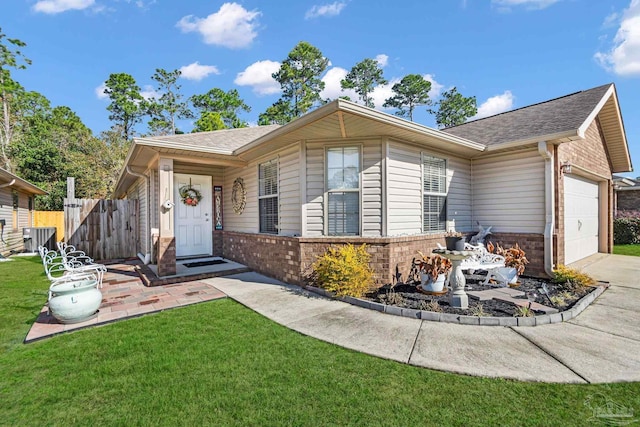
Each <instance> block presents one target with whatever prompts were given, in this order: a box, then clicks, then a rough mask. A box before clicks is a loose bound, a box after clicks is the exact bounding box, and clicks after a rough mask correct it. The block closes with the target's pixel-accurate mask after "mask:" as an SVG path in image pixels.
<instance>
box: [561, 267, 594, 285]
mask: <svg viewBox="0 0 640 427" xmlns="http://www.w3.org/2000/svg"><path fill="white" fill-rule="evenodd" d="M552 280H553V282H554V283H559V284H561V285H563V286H564V287H566V288H568V289H575V288H580V287H584V286H593V285H595V283H596V281H595V280H594V279H593V278H592V277H591V276H589V275H588V274H585V273H582V272H580V271H578V270H576V269H573V268H569V267H566V266H564V265H559V266H558V268H556V269H555V270H554V271H553V279H552Z"/></svg>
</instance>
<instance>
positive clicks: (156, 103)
mask: <svg viewBox="0 0 640 427" xmlns="http://www.w3.org/2000/svg"><path fill="white" fill-rule="evenodd" d="M181 74H182V72H181V71H180V70H173V71H167V70H165V69H162V68H156V72H155V74H154V75H153V76H151V79H153V80H154V81H156V82H157V84H158V86H157V89H156V92H157V93H158V94H161V95H160V97H159V98H152V99H150V100H148V101H147V102H146V106H147V111H148V114H149V115H150V116H151V120H150V121H149V130H150V131H151V133H152V134H154V135H166V134H170V135H173V134H175V133H176V119H190V118H193V112H192V111H191V109H189V105H188V104H187V102H186V101H183V100H182V98H183V95H182V94H181V93H180V88H181V86H180V85H179V84H178V78H180V75H181Z"/></svg>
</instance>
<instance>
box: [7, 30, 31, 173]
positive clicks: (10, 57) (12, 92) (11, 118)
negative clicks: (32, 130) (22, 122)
mask: <svg viewBox="0 0 640 427" xmlns="http://www.w3.org/2000/svg"><path fill="white" fill-rule="evenodd" d="M25 46H26V43H24V42H23V41H21V40H18V39H10V38H8V37H7V36H6V34H4V33H3V32H2V28H0V103H2V117H1V118H0V156H1V159H0V160H1V161H2V167H3V168H4V169H6V170H9V171H12V170H13V168H12V165H11V159H10V158H9V145H10V144H11V141H12V140H13V137H14V136H13V133H14V126H15V123H16V118H15V112H14V111H13V110H12V108H11V107H12V102H13V100H14V98H15V96H16V94H17V93H18V92H20V91H21V90H23V89H22V86H20V84H18V82H16V81H15V80H13V79H12V78H11V69H14V70H20V69H24V68H26V67H27V65H30V64H31V60H30V59H28V58H26V57H25V56H24V55H23V54H22V52H21V51H20V48H23V47H25Z"/></svg>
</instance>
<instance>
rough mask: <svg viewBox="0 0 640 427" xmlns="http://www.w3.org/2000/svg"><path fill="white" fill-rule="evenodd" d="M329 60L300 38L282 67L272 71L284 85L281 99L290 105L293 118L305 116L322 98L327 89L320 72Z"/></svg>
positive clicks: (275, 77) (276, 78) (281, 84)
mask: <svg viewBox="0 0 640 427" xmlns="http://www.w3.org/2000/svg"><path fill="white" fill-rule="evenodd" d="M328 64H329V60H328V59H327V58H325V57H324V56H323V55H322V52H321V51H320V49H318V48H317V47H315V46H313V45H311V44H310V43H308V42H304V41H301V42H300V43H298V44H297V45H296V46H295V47H294V48H293V50H291V52H289V55H288V56H287V59H285V60H284V61H282V65H281V66H280V70H278V71H277V72H275V73H273V75H272V76H273V78H274V79H275V80H276V81H277V82H278V83H280V87H281V88H282V98H281V100H282V101H284V102H286V103H288V104H289V105H290V106H291V108H290V110H289V111H290V113H291V119H294V118H296V117H300V116H302V115H303V114H305V113H306V112H307V111H309V110H310V109H311V107H313V106H314V104H316V103H320V102H321V99H320V92H321V91H322V90H323V89H324V82H323V81H322V79H321V78H320V76H321V75H322V73H323V72H324V70H326V69H327V66H328ZM284 111H285V110H280V112H284ZM289 121H290V120H289Z"/></svg>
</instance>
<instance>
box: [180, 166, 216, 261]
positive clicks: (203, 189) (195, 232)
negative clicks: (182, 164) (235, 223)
mask: <svg viewBox="0 0 640 427" xmlns="http://www.w3.org/2000/svg"><path fill="white" fill-rule="evenodd" d="M173 179H174V182H173V188H174V191H173V193H174V194H173V197H174V201H175V204H176V205H175V208H174V209H175V238H176V257H189V256H196V255H212V254H213V228H212V224H213V219H212V215H211V212H212V209H213V208H212V207H213V200H212V188H211V177H210V176H204V175H185V174H180V173H174V174H173ZM189 185H191V187H193V188H194V189H196V190H198V191H199V192H200V194H202V199H201V200H200V203H198V204H197V205H196V206H189V205H187V204H185V203H183V202H182V200H181V197H180V188H182V187H184V186H189Z"/></svg>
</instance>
